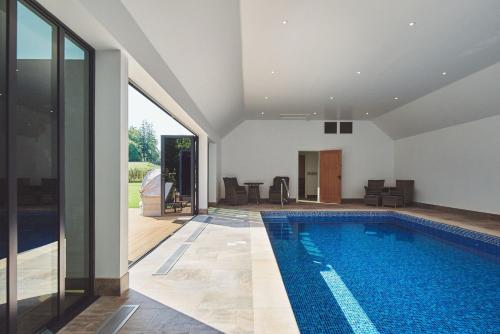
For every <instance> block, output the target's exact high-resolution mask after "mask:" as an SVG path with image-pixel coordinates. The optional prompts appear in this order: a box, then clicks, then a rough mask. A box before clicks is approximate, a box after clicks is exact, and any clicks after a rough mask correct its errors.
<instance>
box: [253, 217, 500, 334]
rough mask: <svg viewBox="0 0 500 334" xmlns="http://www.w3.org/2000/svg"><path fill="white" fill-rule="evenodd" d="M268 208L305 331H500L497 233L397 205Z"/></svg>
mask: <svg viewBox="0 0 500 334" xmlns="http://www.w3.org/2000/svg"><path fill="white" fill-rule="evenodd" d="M261 214H262V218H263V220H264V222H265V225H266V229H267V232H268V234H269V237H270V239H271V244H272V246H273V250H274V253H275V256H276V259H277V261H278V265H279V269H280V272H281V275H282V278H283V281H284V283H285V287H286V290H287V293H288V296H289V299H290V302H291V304H292V308H293V311H294V314H295V317H296V319H297V323H298V325H299V328H300V331H301V333H356V334H357V333H363V334H366V333H374V332H377V333H417V332H419V333H478V334H479V333H481V334H482V333H497V332H498V331H495V329H498V328H500V317H498V316H497V317H495V311H494V310H496V309H498V307H496V306H498V301H500V298H498V297H500V290H499V283H500V282H499V278H500V275H499V274H500V271H499V269H498V267H495V264H497V265H498V263H500V258H499V256H500V253H499V248H500V238H497V237H495V236H491V235H487V234H484V233H479V232H475V231H470V230H467V229H463V228H460V227H456V226H451V225H447V224H443V223H438V222H434V221H432V220H428V219H424V218H420V217H414V216H411V215H407V214H402V213H399V212H394V211H316V212H297V211H286V212H283V211H280V212H263V213H261ZM336 223H338V224H339V227H340V228H338V229H336V228H332V225H335V224H336ZM340 225H342V226H340ZM418 232H421V233H418ZM428 236H432V237H435V238H429V237H428ZM443 241H444V242H443ZM450 243H451V244H453V246H452V245H451V244H450ZM456 246H458V247H456ZM462 248H463V250H460V249H462ZM476 251H477V252H479V253H478V255H479V254H480V255H481V256H478V255H476ZM484 253H489V254H490V255H488V254H484ZM491 255H494V256H493V257H491ZM490 258H491V260H492V261H491V260H489V259H490ZM489 261H490V262H489ZM332 266H333V267H332ZM424 268H425V269H424ZM329 270H334V271H335V273H332V274H328V272H329ZM452 273H454V274H452ZM337 275H338V276H337ZM332 277H333V279H332ZM335 277H339V278H340V279H341V280H342V281H343V284H345V286H346V287H347V289H348V290H349V291H351V292H352V296H353V298H350V297H349V293H346V291H345V289H344V291H342V289H341V290H340V291H337V290H336V289H338V288H339V286H340V287H342V286H343V284H340V285H339V283H338V282H335ZM483 277H487V279H486V280H483V279H482V278H483ZM450 291H451V292H450ZM454 291H456V292H458V293H459V296H457V295H456V293H454ZM336 293H337V295H335V294H336ZM495 296H496V297H495ZM353 300H355V301H356V302H357V303H359V305H360V306H361V308H357V307H355V303H354V304H353V303H352V301H353ZM343 301H344V304H343ZM342 304H343V305H342ZM391 307H392V308H391ZM346 310H347V313H346ZM349 312H350V314H349ZM363 313H366V314H363ZM366 319H369V320H370V321H371V322H372V323H373V325H374V328H372V327H371V326H370V322H368V323H367V322H366ZM360 323H362V324H364V325H367V326H366V327H359V324H360ZM356 324H358V327H356Z"/></svg>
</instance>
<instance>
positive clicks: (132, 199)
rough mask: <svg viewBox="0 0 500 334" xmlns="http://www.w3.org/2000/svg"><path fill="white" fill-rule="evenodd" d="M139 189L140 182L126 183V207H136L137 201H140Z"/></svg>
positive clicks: (137, 205)
mask: <svg viewBox="0 0 500 334" xmlns="http://www.w3.org/2000/svg"><path fill="white" fill-rule="evenodd" d="M139 189H141V183H140V182H133V183H129V184H128V207H129V208H138V207H139V202H140V201H141V194H140V193H139Z"/></svg>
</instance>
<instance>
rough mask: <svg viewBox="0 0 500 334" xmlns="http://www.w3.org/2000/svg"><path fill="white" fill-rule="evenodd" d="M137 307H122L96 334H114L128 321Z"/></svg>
mask: <svg viewBox="0 0 500 334" xmlns="http://www.w3.org/2000/svg"><path fill="white" fill-rule="evenodd" d="M138 308H139V305H122V306H120V308H119V309H118V310H117V311H116V312H114V313H113V314H112V315H111V316H110V317H109V318H108V319H107V320H106V321H105V322H104V324H103V325H102V326H101V327H100V328H99V329H98V330H97V334H116V333H118V331H119V330H120V329H121V328H122V327H123V326H124V325H125V323H126V322H127V321H128V319H130V317H131V316H132V314H134V312H135V311H137V309H138Z"/></svg>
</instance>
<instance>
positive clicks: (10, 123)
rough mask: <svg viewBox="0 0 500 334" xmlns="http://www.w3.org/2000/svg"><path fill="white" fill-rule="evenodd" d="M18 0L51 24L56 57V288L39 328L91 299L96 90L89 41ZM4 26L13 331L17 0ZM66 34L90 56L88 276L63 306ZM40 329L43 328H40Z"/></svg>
mask: <svg viewBox="0 0 500 334" xmlns="http://www.w3.org/2000/svg"><path fill="white" fill-rule="evenodd" d="M22 3H23V4H24V5H26V6H27V7H29V8H30V10H33V11H34V12H35V13H37V14H38V15H40V16H41V17H43V18H44V19H45V20H47V21H48V22H50V23H51V24H53V25H54V26H55V28H56V38H55V39H54V40H53V47H52V49H53V50H55V56H56V57H57V59H56V61H57V79H56V80H57V103H56V105H57V108H58V153H57V154H58V175H57V178H58V182H59V186H58V203H59V204H58V206H59V207H58V215H59V233H58V240H57V241H58V264H57V266H58V293H57V304H58V310H57V316H56V317H55V318H54V319H53V320H52V321H51V322H49V323H47V324H45V325H44V327H43V328H45V327H47V328H49V329H52V330H57V329H59V328H60V327H61V326H62V325H63V324H65V323H66V322H68V321H69V320H71V318H72V317H73V316H74V315H76V314H77V313H78V312H79V311H80V310H81V309H83V307H85V306H86V305H88V304H89V303H90V302H91V301H92V300H94V298H95V296H94V280H95V273H94V267H95V266H94V263H95V254H94V247H95V246H94V245H95V242H94V231H95V226H94V224H95V222H94V211H95V210H94V179H95V178H94V174H95V172H94V170H95V162H94V145H95V143H94V101H95V98H94V94H95V84H94V78H95V50H94V48H92V47H91V46H90V45H89V44H88V43H86V42H85V41H84V40H82V39H81V38H80V37H79V36H78V35H77V34H75V33H74V32H73V31H72V30H71V29H69V28H68V27H67V26H66V25H65V24H64V23H62V22H61V21H60V20H59V19H57V18H56V17H55V16H54V15H52V14H51V13H50V12H48V11H47V10H46V9H45V8H44V7H43V6H41V5H40V4H39V3H38V2H36V1H34V0H22ZM6 14H7V17H6V19H7V31H6V34H7V36H6V44H7V52H6V56H7V58H6V63H5V66H6V67H7V68H6V69H4V70H5V73H6V74H7V75H6V113H7V161H8V163H7V188H8V189H7V192H8V198H7V201H8V203H7V208H8V252H7V275H6V278H7V282H6V283H7V307H6V312H7V314H6V319H7V331H8V333H16V331H17V302H18V300H17V248H18V235H17V233H18V231H17V225H18V222H17V181H16V161H15V159H16V158H15V154H16V131H15V129H16V124H17V123H16V119H15V114H16V113H15V110H16V89H15V87H16V68H17V65H16V63H17V0H6ZM66 36H67V37H69V38H70V39H72V40H73V41H74V42H76V43H77V44H78V45H79V46H80V47H82V48H83V49H85V50H86V51H87V52H88V56H89V73H88V74H89V77H88V78H89V79H88V80H89V82H88V84H89V87H88V94H89V133H88V135H89V151H88V153H89V166H88V167H89V185H88V186H89V195H88V196H89V244H88V245H87V246H88V251H89V254H88V255H89V281H88V286H87V291H88V294H87V295H86V298H84V299H82V300H81V302H79V303H77V304H75V305H73V306H71V307H69V308H67V309H63V308H62V307H61V306H62V305H63V303H64V298H65V278H66V271H65V270H63V269H64V266H65V255H66V247H65V242H61V241H62V240H65V227H64V226H65V221H64V218H65V217H64V210H63V209H64V179H62V177H64V171H65V165H64V144H65V143H64V91H63V89H64V58H63V56H64V38H65V37H66ZM41 329H42V328H41Z"/></svg>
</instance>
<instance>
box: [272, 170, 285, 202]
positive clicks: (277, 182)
mask: <svg viewBox="0 0 500 334" xmlns="http://www.w3.org/2000/svg"><path fill="white" fill-rule="evenodd" d="M282 180H285V183H286V187H285V185H284V184H283V188H282V187H281V182H282ZM287 188H288V189H290V178H289V177H288V176H276V177H275V178H274V179H273V184H272V185H271V186H270V187H269V201H270V202H271V203H281V196H282V195H283V203H288V201H289V198H288V191H287ZM281 191H283V194H282V193H281Z"/></svg>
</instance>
